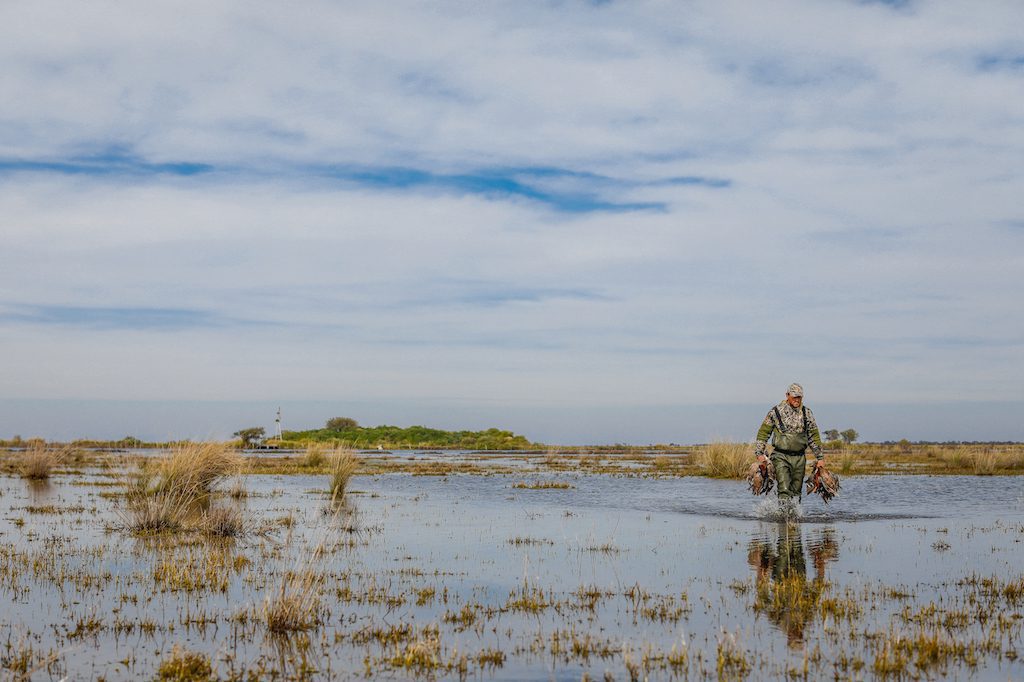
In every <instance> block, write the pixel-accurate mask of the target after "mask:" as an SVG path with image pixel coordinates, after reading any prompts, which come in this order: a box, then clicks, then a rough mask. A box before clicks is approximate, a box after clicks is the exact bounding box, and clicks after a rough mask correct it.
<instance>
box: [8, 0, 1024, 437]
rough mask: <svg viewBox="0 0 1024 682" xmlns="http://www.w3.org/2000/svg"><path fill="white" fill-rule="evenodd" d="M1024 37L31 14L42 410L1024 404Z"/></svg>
mask: <svg viewBox="0 0 1024 682" xmlns="http://www.w3.org/2000/svg"><path fill="white" fill-rule="evenodd" d="M1021 19H1024V17H1022V16H1021V9H1020V7H1019V5H1018V4H1017V3H1013V2H993V3H987V4H986V6H985V8H984V9H983V10H979V9H978V7H977V6H976V5H975V4H972V3H966V2H949V3H917V2H912V3H902V2H895V3H860V2H843V3H818V2H810V1H801V0H784V2H782V3H781V4H776V5H773V6H772V7H767V6H766V7H757V6H751V5H750V4H749V3H742V2H738V1H736V2H729V1H726V2H695V3H685V4H676V5H665V4H663V3H655V2H651V3H647V2H638V3H604V4H594V3H588V2H564V3H539V4H529V5H523V4H522V3H491V4H486V5H483V4H466V3H457V2H451V3H448V2H441V3H436V4H433V5H431V6H430V7H429V8H428V7H426V6H424V5H422V4H421V3H414V2H398V3H389V4H388V6H387V8H384V7H383V6H381V5H375V4H353V3H334V2H313V3H310V4H307V5H304V8H303V10H302V11H295V9H294V8H292V7H287V8H286V7H283V6H280V5H276V4H273V3H259V2H257V3H250V4H247V5H238V4H233V3H222V2H203V3H199V2H195V3H186V4H185V5H182V4H180V3H159V2H158V3H151V4H149V5H147V7H146V8H145V9H142V8H140V7H135V6H125V5H124V4H123V3H113V2H111V3H107V4H104V3H102V2H101V3H100V4H98V5H97V4H90V5H88V6H86V5H81V6H79V5H71V6H69V5H67V4H66V3H58V2H47V1H45V0H43V1H41V2H34V3H18V4H8V5H5V6H4V7H3V9H0V59H3V61H4V64H5V68H4V70H3V73H2V74H0V88H2V91H3V92H5V93H8V96H5V97H4V98H0V234H2V240H3V241H2V243H3V246H4V254H5V264H4V268H3V269H2V271H0V300H3V301H7V302H8V303H6V304H5V306H4V309H3V310H4V312H3V314H2V315H0V328H2V329H3V331H4V334H5V344H6V346H7V348H8V352H7V357H8V360H7V362H6V363H4V364H3V365H0V370H2V371H3V372H4V375H5V389H4V390H5V391H6V397H9V398H18V397H23V396H28V397H37V398H48V397H55V398H88V397H89V396H91V395H106V396H111V397H115V398H118V397H119V398H124V399H133V400H134V399H150V398H154V399H156V398H160V399H163V398H167V397H175V398H180V399H184V400H190V399H196V398H200V397H202V398H207V399H223V400H237V399H240V398H241V397H249V396H250V394H252V393H253V392H256V393H259V394H261V395H260V396H258V397H265V398H266V399H268V400H270V399H277V398H289V397H290V398H292V399H295V400H302V399H314V398H316V399H324V400H331V399H340V398H346V397H347V398H351V397H353V396H366V397H372V398H373V399H375V400H380V401H382V404H384V403H387V401H388V400H399V399H400V400H404V401H409V404H413V403H417V401H418V403H419V404H421V405H424V404H427V403H429V402H430V401H431V400H432V399H434V398H436V397H438V396H445V395H459V396H461V397H462V398H464V399H465V400H467V401H472V400H474V399H480V400H483V399H484V398H487V399H489V400H503V401H506V403H507V404H509V405H511V404H513V403H515V404H529V401H531V400H535V399H537V397H538V396H543V398H544V400H546V401H547V404H549V405H572V406H574V407H579V406H591V407H594V408H595V409H596V408H597V406H601V405H603V406H604V407H603V408H602V409H612V407H610V406H614V405H622V404H629V405H633V406H634V407H635V406H637V405H641V404H653V403H659V404H670V403H671V404H675V403H678V402H679V401H680V400H683V401H690V402H700V401H708V400H715V401H719V402H730V401H731V402H744V401H750V400H752V399H754V398H756V399H757V400H758V401H760V400H761V398H760V396H765V395H767V396H770V397H771V399H774V398H775V397H776V394H777V393H778V390H777V389H778V387H779V386H784V385H785V384H786V383H788V382H789V381H791V380H792V378H793V377H801V378H802V380H803V381H804V383H805V384H807V385H811V386H814V387H815V391H816V394H817V395H822V396H823V397H827V398H828V399H830V400H833V401H836V402H842V401H850V400H871V399H872V398H873V396H875V395H877V394H878V393H879V392H883V393H885V394H886V395H887V396H890V397H891V398H892V399H893V400H917V401H923V400H932V399H941V398H944V399H949V400H953V399H961V398H970V399H980V397H981V396H984V397H986V399H992V400H1010V399H1015V398H1018V397H1019V386H1020V383H1021V381H1022V380H1024V376H1022V375H1021V371H1022V370H1021V369H1020V368H1022V367H1024V355H1022V352H1024V351H1022V349H1021V348H1020V345H1019V343H1018V340H1019V339H1020V338H1022V335H1024V326H1022V325H1024V322H1022V321H1021V320H1020V319H1018V318H1019V316H1014V315H1012V314H1009V312H1008V311H1012V310H1015V309H1016V308H1017V307H1019V301H1020V299H1021V297H1022V294H1024V290H1022V285H1021V283H1020V276H1019V273H1020V272H1021V268H1022V266H1024V262H1022V261H1021V257H1020V255H1019V254H1020V248H1019V247H1020V244H1019V237H1020V229H1019V223H1020V213H1019V197H1020V196H1021V194H1022V191H1024V176H1022V174H1021V172H1020V163H1019V160H1020V158H1021V154H1022V153H1024V138H1022V137H1021V133H1020V131H1021V130H1022V129H1024V128H1022V124H1024V120H1022V115H1021V113H1020V112H1021V111H1024V107H1022V102H1024V82H1022V81H1021V79H1020V64H1019V57H1020V54H1021V49H1020V48H1021V45H1020V42H1019V37H1018V36H1017V33H1016V27H1017V26H1019V25H1020V22H1021ZM27 26H46V27H47V30H45V31H39V30H33V31H29V30H25V27H27ZM44 359H45V361H44ZM171 367H173V368H174V369H173V370H171V369H170V368H171ZM254 373H255V374H258V375H259V377H260V381H259V382H258V385H255V386H254V385H252V384H251V383H250V382H248V381H247V379H248V378H249V377H252V376H253V374H254ZM140 378H142V379H144V380H141V381H140ZM964 387H967V388H964ZM243 394H244V395H243ZM680 396H682V397H680ZM2 397H4V396H3V395H0V398H2ZM637 409H639V408H637ZM0 435H2V434H0ZM707 435H713V434H697V435H695V436H694V439H695V440H701V439H702V438H703V437H704V436H707ZM636 438H637V440H638V441H639V442H645V441H646V440H647V439H645V438H644V437H643V434H642V433H638V434H637V435H636ZM579 439H580V440H587V438H586V435H585V434H582V433H581V434H580V435H579Z"/></svg>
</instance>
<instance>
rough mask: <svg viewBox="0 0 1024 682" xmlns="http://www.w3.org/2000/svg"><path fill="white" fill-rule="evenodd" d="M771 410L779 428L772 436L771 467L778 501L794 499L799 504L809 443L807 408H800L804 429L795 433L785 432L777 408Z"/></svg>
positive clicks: (784, 425)
mask: <svg viewBox="0 0 1024 682" xmlns="http://www.w3.org/2000/svg"><path fill="white" fill-rule="evenodd" d="M772 409H774V410H775V419H776V420H778V422H779V428H778V429H777V430H776V432H775V433H774V434H773V435H772V446H773V447H774V450H773V451H772V465H773V466H774V467H775V478H776V481H777V482H778V484H777V485H778V491H779V499H780V500H789V499H795V500H796V501H797V502H799V501H800V499H801V497H802V495H803V482H804V473H806V471H807V455H806V454H805V451H806V450H807V445H808V444H809V443H810V442H811V438H810V434H809V433H808V431H807V408H806V407H802V406H801V408H800V411H801V412H802V413H803V419H804V428H803V430H802V431H795V432H794V431H786V424H785V422H783V421H782V414H781V413H780V412H779V408H778V406H776V407H774V408H772Z"/></svg>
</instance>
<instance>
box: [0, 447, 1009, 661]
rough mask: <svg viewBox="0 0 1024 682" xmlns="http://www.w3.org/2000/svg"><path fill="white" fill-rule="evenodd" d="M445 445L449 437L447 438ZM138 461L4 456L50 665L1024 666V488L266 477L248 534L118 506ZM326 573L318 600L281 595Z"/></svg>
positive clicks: (862, 480)
mask: <svg viewBox="0 0 1024 682" xmlns="http://www.w3.org/2000/svg"><path fill="white" fill-rule="evenodd" d="M437 457H439V458H440V457H443V455H437ZM117 475H118V472H117V471H107V470H98V469H97V470H89V469H86V470H83V471H82V472H80V473H74V474H69V473H64V474H58V475H55V476H53V477H52V478H51V479H50V480H49V482H46V483H41V484H31V483H29V482H27V481H24V480H22V479H20V478H17V477H13V476H5V477H3V478H0V599H2V603H3V604H4V609H3V614H2V616H0V664H2V674H4V675H7V676H10V677H17V676H23V675H27V676H30V677H31V678H32V679H40V680H42V679H59V678H61V677H65V676H67V677H68V679H71V680H76V679H81V680H89V679H138V678H142V679H146V678H150V679H151V678H154V677H157V676H158V675H161V674H163V675H164V676H165V677H167V678H172V679H173V678H174V677H171V676H172V675H174V676H177V678H183V679H189V677H188V675H192V676H193V677H192V678H193V679H206V678H207V677H219V678H221V679H229V678H234V679H264V678H266V679H270V678H274V677H276V678H279V679H302V678H313V679H337V678H345V677H357V676H374V677H383V678H396V679H407V678H417V677H421V678H422V677H425V678H459V677H468V678H473V679H542V680H544V679H558V680H579V679H584V678H589V679H616V680H629V679H644V678H649V679H705V678H711V679H780V678H783V677H789V678H794V679H822V678H838V679H915V678H918V679H936V678H954V679H979V680H1005V679H1021V678H1024V663H1021V661H1020V660H1019V659H1018V654H1019V652H1020V650H1021V648H1022V634H1021V632H1022V624H1024V484H1022V483H1021V481H1022V479H1019V478H1016V477H975V476H965V477H959V476H944V477H931V476H864V477H851V478H848V479H846V480H844V484H843V492H842V495H841V496H840V497H839V498H837V499H836V500H835V501H834V502H833V503H832V504H830V505H829V506H828V507H825V506H824V505H822V503H821V501H820V499H818V498H812V499H805V500H804V504H803V512H804V513H803V515H802V517H801V518H800V519H798V520H797V521H795V522H794V521H785V520H778V518H777V517H776V516H775V515H774V514H773V511H775V510H773V509H772V508H771V506H770V505H768V504H765V502H764V501H761V502H760V503H758V502H757V501H756V500H754V499H753V498H751V497H750V496H749V495H748V494H747V493H746V492H745V489H744V486H743V484H742V483H737V482H731V481H717V480H711V479H705V478H700V477H692V476H691V477H685V478H662V479H650V478H641V477H630V476H621V475H616V476H612V475H602V474H589V473H588V474H582V473H573V472H569V471H565V472H557V473H535V472H530V471H526V472H525V473H511V474H510V473H499V474H494V475H459V474H452V475H448V476H413V475H409V474H403V473H390V474H382V475H376V476H356V477H355V478H354V479H353V481H352V484H351V486H350V492H349V494H348V495H347V496H346V499H345V501H344V503H342V504H332V503H331V501H330V499H329V497H328V496H327V494H326V493H325V490H326V488H327V483H326V481H325V477H324V476H316V475H306V474H293V475H248V476H245V477H244V487H245V488H246V490H247V495H246V496H244V497H242V496H238V497H230V496H228V495H227V494H223V495H215V496H214V497H213V499H212V500H211V501H210V504H211V505H214V506H217V505H221V506H234V507H239V508H241V509H243V510H244V513H245V518H246V519H248V527H247V530H246V532H245V533H244V534H242V535H241V537H235V538H211V537H208V536H206V535H202V534H197V533H192V532H175V533H162V534H150V535H144V536H139V535H136V534H132V533H129V532H127V531H126V530H124V529H123V528H122V527H121V521H120V519H121V517H120V515H119V514H118V505H119V504H121V501H120V498H119V490H120V487H119V485H118V478H117ZM282 591H285V592H288V593H289V594H291V593H292V592H293V591H300V592H301V591H305V592H308V597H309V600H310V601H309V602H308V606H309V613H310V616H311V617H310V618H308V619H301V620H300V621H298V622H297V623H296V627H290V628H283V629H281V628H277V629H275V628H272V627H270V626H268V621H267V619H266V618H265V606H266V604H267V602H268V599H271V600H272V599H273V598H274V597H275V596H276V595H279V594H281V593H282Z"/></svg>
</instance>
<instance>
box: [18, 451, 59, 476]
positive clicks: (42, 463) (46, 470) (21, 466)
mask: <svg viewBox="0 0 1024 682" xmlns="http://www.w3.org/2000/svg"><path fill="white" fill-rule="evenodd" d="M68 452H69V451H68V450H67V449H60V450H58V449H56V448H49V447H46V446H45V445H41V444H36V445H33V446H32V447H30V448H29V449H28V450H26V451H25V452H24V453H23V454H22V456H21V458H20V461H19V462H18V472H19V473H20V474H21V477H22V478H26V479H28V480H30V481H45V480H46V479H48V478H50V475H51V474H52V473H53V470H54V469H56V468H57V467H58V466H60V464H61V462H63V461H64V459H65V457H66V456H67V455H68Z"/></svg>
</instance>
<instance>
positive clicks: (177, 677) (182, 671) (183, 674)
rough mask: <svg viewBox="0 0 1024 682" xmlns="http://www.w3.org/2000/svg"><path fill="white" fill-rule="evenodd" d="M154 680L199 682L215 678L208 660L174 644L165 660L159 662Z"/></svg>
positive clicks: (161, 681)
mask: <svg viewBox="0 0 1024 682" xmlns="http://www.w3.org/2000/svg"><path fill="white" fill-rule="evenodd" d="M156 679H157V680H160V682H171V681H173V682H200V681H201V680H203V681H205V680H213V679H216V678H215V677H214V674H213V667H212V666H211V665H210V659H209V658H207V657H206V656H204V655H202V654H199V653H195V652H193V651H187V650H185V649H182V648H181V647H179V646H178V645H177V644H175V645H174V647H173V648H172V649H171V653H170V654H168V656H167V658H165V659H164V660H163V661H161V662H160V667H159V668H158V669H157V673H156Z"/></svg>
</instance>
